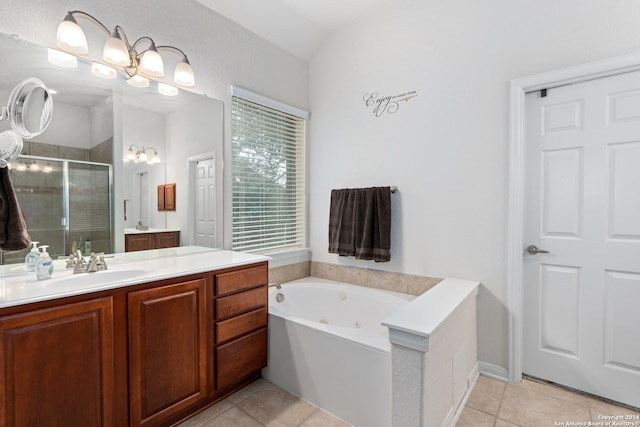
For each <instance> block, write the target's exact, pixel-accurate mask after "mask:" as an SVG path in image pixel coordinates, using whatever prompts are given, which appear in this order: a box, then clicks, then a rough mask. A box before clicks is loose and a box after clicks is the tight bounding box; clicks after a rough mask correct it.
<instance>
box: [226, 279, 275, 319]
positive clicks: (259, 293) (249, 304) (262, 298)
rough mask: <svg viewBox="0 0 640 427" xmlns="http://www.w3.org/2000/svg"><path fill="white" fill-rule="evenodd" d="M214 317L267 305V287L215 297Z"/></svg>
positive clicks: (230, 314) (227, 315) (232, 314)
mask: <svg viewBox="0 0 640 427" xmlns="http://www.w3.org/2000/svg"><path fill="white" fill-rule="evenodd" d="M215 305H216V319H223V318H225V317H229V316H234V315H236V314H240V313H244V312H245V311H249V310H252V309H255V308H258V307H261V306H266V305H267V287H266V286H262V287H260V288H255V289H251V290H250V291H245V292H241V293H239V294H234V295H229V296H228V297H223V298H218V299H216V304H215Z"/></svg>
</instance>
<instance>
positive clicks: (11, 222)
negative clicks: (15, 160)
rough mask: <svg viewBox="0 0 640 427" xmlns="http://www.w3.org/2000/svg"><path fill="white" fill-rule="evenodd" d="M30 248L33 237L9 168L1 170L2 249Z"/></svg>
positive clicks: (0, 241) (0, 220) (0, 227)
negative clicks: (19, 202) (28, 230)
mask: <svg viewBox="0 0 640 427" xmlns="http://www.w3.org/2000/svg"><path fill="white" fill-rule="evenodd" d="M29 246H31V237H29V234H28V233H27V223H26V222H25V221H24V217H23V216H22V210H21V209H20V205H18V198H17V197H16V192H15V190H14V189H13V184H12V183H11V178H10V177H9V168H6V167H4V168H0V249H2V250H5V251H19V250H21V249H26V248H28V247H29Z"/></svg>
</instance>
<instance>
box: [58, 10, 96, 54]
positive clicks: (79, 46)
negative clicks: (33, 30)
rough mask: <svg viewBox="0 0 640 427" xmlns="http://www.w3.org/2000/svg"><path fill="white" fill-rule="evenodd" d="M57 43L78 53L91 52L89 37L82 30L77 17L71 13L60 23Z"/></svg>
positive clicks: (68, 50) (61, 47)
mask: <svg viewBox="0 0 640 427" xmlns="http://www.w3.org/2000/svg"><path fill="white" fill-rule="evenodd" d="M56 44H57V45H58V47H59V48H60V49H62V50H64V51H65V52H69V53H73V54H76V55H84V54H85V53H87V52H89V46H88V45H87V37H86V36H85V35H84V31H82V28H80V25H78V22H77V21H76V19H75V18H74V17H73V15H72V14H70V13H68V14H67V16H65V18H64V20H63V21H62V22H61V23H60V25H58V32H57V33H56Z"/></svg>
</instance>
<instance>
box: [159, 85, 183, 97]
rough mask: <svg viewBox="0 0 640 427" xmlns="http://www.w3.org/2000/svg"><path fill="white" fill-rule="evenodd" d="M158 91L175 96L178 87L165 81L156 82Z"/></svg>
mask: <svg viewBox="0 0 640 427" xmlns="http://www.w3.org/2000/svg"><path fill="white" fill-rule="evenodd" d="M158 92H160V93H161V94H162V95H165V96H176V95H177V94H178V88H177V87H175V86H171V85H168V84H165V83H158Z"/></svg>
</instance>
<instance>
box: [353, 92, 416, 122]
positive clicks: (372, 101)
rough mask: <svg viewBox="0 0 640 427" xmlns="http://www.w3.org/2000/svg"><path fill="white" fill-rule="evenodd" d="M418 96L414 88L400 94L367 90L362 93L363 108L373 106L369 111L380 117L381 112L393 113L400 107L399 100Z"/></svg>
mask: <svg viewBox="0 0 640 427" xmlns="http://www.w3.org/2000/svg"><path fill="white" fill-rule="evenodd" d="M417 96H418V92H417V91H415V90H412V91H409V92H405V93H402V94H400V95H390V96H380V94H379V93H378V92H371V93H369V92H367V93H365V94H364V95H363V97H362V100H363V101H364V105H365V109H367V110H369V107H373V108H372V109H371V112H372V113H373V114H374V115H375V116H376V117H380V116H382V115H383V114H385V113H386V114H395V113H396V112H398V110H399V109H400V103H401V102H409V100H411V99H412V98H415V97H417Z"/></svg>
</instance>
